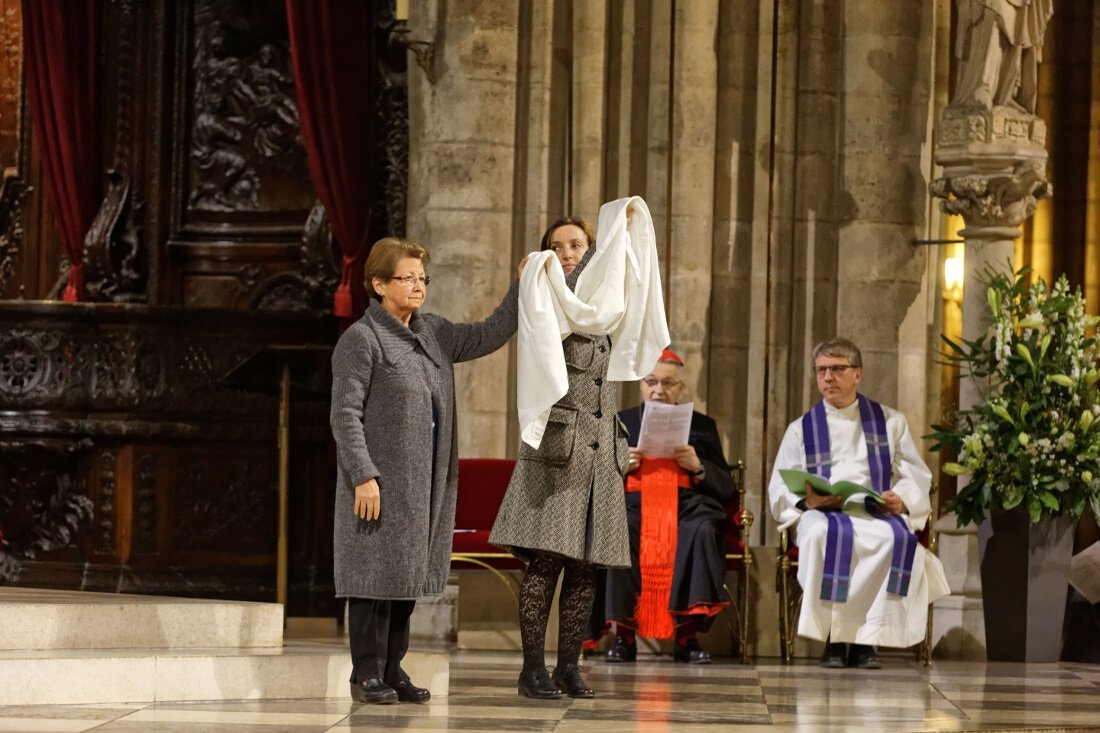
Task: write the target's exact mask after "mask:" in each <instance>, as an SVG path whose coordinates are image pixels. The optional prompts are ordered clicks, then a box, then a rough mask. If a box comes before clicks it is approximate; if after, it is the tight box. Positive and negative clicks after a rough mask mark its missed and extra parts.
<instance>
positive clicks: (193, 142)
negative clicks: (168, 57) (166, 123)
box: [178, 0, 314, 236]
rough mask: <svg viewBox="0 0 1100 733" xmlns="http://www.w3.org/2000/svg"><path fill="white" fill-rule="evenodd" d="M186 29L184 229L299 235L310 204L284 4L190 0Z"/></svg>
mask: <svg viewBox="0 0 1100 733" xmlns="http://www.w3.org/2000/svg"><path fill="white" fill-rule="evenodd" d="M186 22H187V24H188V26H189V30H190V33H191V39H192V40H191V48H190V57H189V59H188V65H189V68H188V69H187V75H186V89H187V90H188V95H187V98H186V99H181V100H178V101H179V102H180V103H182V104H184V105H185V110H186V118H185V119H186V131H187V147H186V160H187V162H188V165H187V170H186V185H185V189H184V191H182V192H181V193H183V194H184V195H185V196H186V201H185V202H184V204H185V212H186V213H185V221H184V226H185V227H192V226H193V227H194V228H195V229H196V230H198V231H202V229H203V228H204V227H203V224H215V223H216V224H231V225H234V226H236V227H239V228H241V229H244V230H248V229H251V230H253V231H255V230H258V229H269V228H272V227H273V226H274V227H277V226H278V224H279V223H283V224H285V225H286V227H289V229H287V228H284V229H283V231H284V233H291V232H292V233H294V234H295V235H296V233H297V231H299V230H300V227H301V225H302V222H303V221H304V220H305V216H306V214H307V213H308V212H309V208H310V206H311V205H312V204H313V198H314V194H313V191H312V187H311V186H310V183H309V174H308V166H307V164H306V156H305V150H304V148H303V147H302V138H301V129H300V125H299V119H298V107H297V103H296V102H295V98H294V76H293V72H292V71H291V66H290V44H289V39H288V36H287V29H286V12H285V8H284V6H283V3H280V2H275V1H273V0H267V1H265V2H254V1H253V2H250V1H248V0H230V1H228V2H225V1H220V2H214V0H197V1H196V2H195V3H194V5H193V6H192V8H191V12H189V13H188V14H187V18H186ZM259 214H263V216H262V217H261V216H258V215H259ZM272 215H274V216H272ZM223 236H224V233H223Z"/></svg>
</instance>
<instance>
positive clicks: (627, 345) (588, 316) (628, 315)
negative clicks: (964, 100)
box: [516, 196, 671, 448]
mask: <svg viewBox="0 0 1100 733" xmlns="http://www.w3.org/2000/svg"><path fill="white" fill-rule="evenodd" d="M628 209H630V210H631V211H632V215H631V216H630V218H629V221H628V217H627V210H628ZM548 261H549V266H547V264H546V263H547V262H548ZM574 332H576V333H587V334H594V335H604V334H609V335H610V336H611V362H610V365H609V367H608V372H607V379H608V380H609V381H615V382H625V381H632V380H636V379H641V378H642V377H644V376H645V375H646V374H648V373H649V372H650V370H652V369H653V366H654V365H655V364H656V363H657V359H658V358H659V357H660V355H661V352H662V351H663V350H664V348H665V347H666V346H668V345H669V343H670V342H671V339H670V338H669V333H668V322H667V320H666V318H665V304H664V296H663V294H662V290H661V273H660V269H659V268H658V265H657V241H656V236H655V235H654V232H653V218H652V217H651V216H650V213H649V207H648V206H646V203H645V201H643V200H642V198H641V197H640V196H630V197H627V198H622V199H617V200H615V201H611V202H609V203H606V204H604V205H603V206H601V207H600V216H599V222H598V225H597V230H596V251H595V253H593V254H592V255H591V257H590V258H589V260H588V262H587V264H586V265H585V268H584V270H583V271H582V272H581V274H580V275H579V276H578V277H577V282H576V289H575V291H570V290H569V287H568V286H567V285H566V284H565V271H564V270H562V267H561V263H559V262H558V259H557V257H556V256H555V255H554V253H553V252H551V251H549V250H547V251H545V252H535V253H532V254H531V255H530V256H529V259H528V260H527V265H526V266H525V267H524V268H523V273H522V274H521V275H520V281H519V329H518V333H517V341H518V345H519V349H518V351H519V357H518V363H517V371H518V375H517V395H516V402H517V406H518V412H519V425H520V436H521V437H522V438H523V442H525V443H527V444H528V445H530V446H531V447H532V448H538V447H539V444H540V443H541V442H542V434H543V432H544V431H545V429H546V422H547V418H548V417H549V416H550V408H551V407H553V405H554V403H556V402H557V401H558V400H560V399H561V398H562V397H564V396H565V393H566V392H567V391H568V389H569V379H568V373H567V371H566V367H565V355H564V352H563V350H562V345H561V342H562V339H564V338H565V337H567V336H568V335H569V334H571V333H574Z"/></svg>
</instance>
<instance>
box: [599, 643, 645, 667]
mask: <svg viewBox="0 0 1100 733" xmlns="http://www.w3.org/2000/svg"><path fill="white" fill-rule="evenodd" d="M637 658H638V644H637V642H633V641H627V640H626V639H624V638H623V637H621V636H616V637H615V643H614V644H612V645H611V648H610V649H608V650H607V656H605V657H604V660H605V661H607V662H610V663H612V664H618V663H621V662H633V661H635V660H636V659H637Z"/></svg>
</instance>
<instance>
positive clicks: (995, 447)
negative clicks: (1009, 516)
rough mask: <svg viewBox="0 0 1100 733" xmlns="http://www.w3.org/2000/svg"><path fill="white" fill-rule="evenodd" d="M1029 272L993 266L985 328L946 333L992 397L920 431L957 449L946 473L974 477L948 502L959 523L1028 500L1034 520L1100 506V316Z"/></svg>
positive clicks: (957, 357)
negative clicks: (953, 335) (961, 334)
mask: <svg viewBox="0 0 1100 733" xmlns="http://www.w3.org/2000/svg"><path fill="white" fill-rule="evenodd" d="M1028 274H1029V271H1028V270H1027V269H1024V270H1020V271H1019V272H1015V273H1013V272H1011V270H1010V271H1009V272H1007V273H1004V272H998V271H996V270H993V269H989V270H987V271H986V272H985V273H984V275H983V278H982V280H981V282H982V284H983V285H985V286H986V296H987V301H988V303H989V308H990V312H991V314H992V323H991V324H990V326H989V328H988V330H987V331H986V332H985V333H984V334H982V335H981V336H979V337H978V338H976V339H974V340H972V341H971V340H965V339H963V340H961V341H958V342H956V341H954V340H952V339H949V338H947V337H946V336H944V337H942V338H943V341H944V343H945V348H944V351H943V353H944V356H945V358H946V359H947V361H949V362H951V363H955V364H958V365H959V366H960V367H961V368H962V371H963V374H964V376H970V377H973V378H974V379H975V380H976V381H977V382H978V383H979V384H980V385H982V386H983V387H984V390H983V391H984V394H985V395H986V399H985V401H984V402H982V403H980V404H978V405H975V406H974V407H971V408H969V409H967V410H963V411H961V412H959V413H958V415H956V416H955V419H954V420H953V421H952V423H951V424H947V425H933V426H932V429H933V432H932V433H930V434H929V435H926V436H924V437H925V438H926V439H928V440H931V441H932V442H933V443H934V445H933V450H939V449H941V448H944V447H950V448H953V449H955V450H956V452H957V454H958V456H959V460H958V463H948V464H946V465H944V471H946V472H947V473H949V474H952V475H955V476H969V482H968V483H967V484H966V486H964V487H963V488H962V489H960V490H959V492H958V494H957V495H956V496H955V498H954V499H953V500H952V502H951V505H950V509H952V510H953V511H955V512H956V513H957V516H958V522H959V526H963V525H965V524H968V523H970V522H976V523H980V522H981V521H982V520H983V519H984V517H985V515H986V511H987V509H989V508H996V509H1013V508H1015V507H1018V506H1023V507H1025V508H1026V509H1027V511H1028V514H1029V515H1030V516H1031V521H1032V522H1037V521H1039V520H1040V519H1041V518H1043V517H1053V516H1059V515H1062V514H1067V513H1068V514H1069V515H1070V516H1071V517H1073V518H1074V519H1077V518H1078V517H1080V516H1081V513H1082V512H1083V511H1084V509H1085V507H1086V506H1091V507H1092V509H1093V511H1094V512H1096V511H1097V510H1100V421H1098V420H1097V418H1098V417H1100V397H1098V389H1097V386H1098V385H1097V381H1098V378H1100V372H1098V371H1097V360H1098V358H1100V353H1098V347H1097V342H1096V339H1095V336H1094V331H1095V328H1096V325H1097V321H1098V320H1100V319H1098V318H1097V317H1095V316H1086V315H1085V300H1084V297H1083V296H1082V295H1081V291H1080V289H1077V290H1076V291H1073V292H1070V288H1069V283H1068V281H1067V280H1066V278H1065V276H1064V275H1063V276H1062V277H1060V278H1059V279H1058V281H1057V282H1056V283H1055V284H1054V287H1053V288H1048V286H1047V283H1046V282H1044V281H1043V279H1042V278H1038V277H1037V278H1036V279H1035V282H1034V283H1033V284H1031V285H1028V283H1027V276H1028ZM1097 516H1100V514H1097Z"/></svg>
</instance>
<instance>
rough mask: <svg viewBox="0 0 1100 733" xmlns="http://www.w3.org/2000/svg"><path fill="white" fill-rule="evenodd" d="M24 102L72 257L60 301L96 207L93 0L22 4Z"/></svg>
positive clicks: (73, 281)
mask: <svg viewBox="0 0 1100 733" xmlns="http://www.w3.org/2000/svg"><path fill="white" fill-rule="evenodd" d="M23 46H24V59H25V60H24V65H25V74H26V79H27V104H28V111H29V112H30V117H31V125H32V127H33V130H34V136H35V140H37V142H38V152H39V154H40V155H41V156H42V168H43V172H44V176H45V183H46V195H47V197H48V201H49V203H50V209H51V210H52V211H53V214H54V217H55V218H56V219H57V225H58V227H57V228H58V231H59V233H60V236H61V246H62V248H63V249H64V250H65V255H66V257H68V259H69V262H70V263H71V264H72V269H71V270H70V272H69V283H68V285H67V286H66V287H65V294H64V298H65V300H67V301H69V302H75V301H78V300H83V299H84V258H83V248H84V235H85V233H86V232H87V231H88V228H89V227H90V226H91V225H92V220H93V219H94V218H95V214H96V209H97V208H98V206H99V191H98V190H99V169H98V166H97V164H96V114H95V59H96V32H95V0H67V1H66V2H60V1H57V2H38V1H37V0H36V1H32V2H27V3H23Z"/></svg>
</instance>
